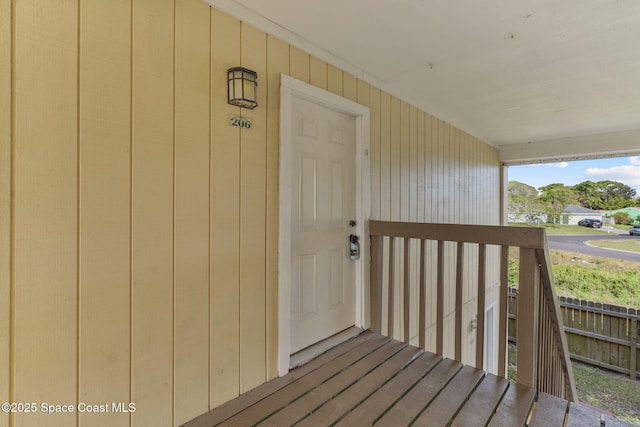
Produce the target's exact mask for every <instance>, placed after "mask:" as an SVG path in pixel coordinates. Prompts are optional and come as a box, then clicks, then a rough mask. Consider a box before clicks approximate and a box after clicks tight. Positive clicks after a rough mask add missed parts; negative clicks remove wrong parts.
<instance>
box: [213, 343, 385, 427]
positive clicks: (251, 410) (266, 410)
mask: <svg viewBox="0 0 640 427" xmlns="http://www.w3.org/2000/svg"><path fill="white" fill-rule="evenodd" d="M388 342H389V339H388V338H384V337H381V336H377V337H374V338H372V339H370V340H368V341H366V342H365V343H363V344H361V345H359V346H358V347H356V348H354V349H353V350H351V351H350V352H348V353H345V354H343V355H342V356H339V357H337V358H336V359H334V360H333V361H331V363H328V364H325V365H323V366H322V367H320V368H318V369H316V370H315V371H313V372H311V373H309V374H308V375H305V376H304V377H302V378H300V379H299V380H297V381H295V382H294V383H292V384H289V385H287V386H286V387H283V388H282V389H280V390H279V391H278V393H274V394H271V395H269V396H268V397H265V398H264V399H262V400H261V401H259V402H258V403H256V404H254V405H252V406H250V407H248V408H246V409H245V410H243V411H242V412H240V413H238V414H236V415H234V416H233V417H231V418H229V419H228V420H226V421H224V422H222V423H220V424H219V425H221V426H250V425H255V424H256V423H258V422H260V421H261V420H263V419H265V418H267V417H268V416H270V415H271V414H273V413H275V412H276V411H278V410H280V409H281V408H283V407H284V406H286V405H288V404H290V403H291V402H293V401H295V400H296V399H298V398H299V397H300V396H302V395H304V394H306V393H307V392H308V391H309V390H310V389H312V388H314V387H316V386H318V385H319V384H323V383H324V382H325V381H327V380H329V379H330V378H331V377H333V376H334V375H336V374H337V373H339V372H340V371H342V370H343V369H346V368H347V367H348V366H350V365H352V364H353V363H355V362H357V361H358V360H360V359H361V358H363V357H365V356H366V355H368V354H370V353H371V352H372V351H374V350H375V349H377V348H379V347H381V346H383V345H384V344H386V343H388Z"/></svg>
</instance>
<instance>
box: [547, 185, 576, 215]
mask: <svg viewBox="0 0 640 427" xmlns="http://www.w3.org/2000/svg"><path fill="white" fill-rule="evenodd" d="M539 190H540V191H541V192H542V193H541V194H540V197H539V198H540V201H542V202H543V203H546V204H547V207H548V208H547V215H548V218H549V219H550V220H551V221H552V222H554V223H555V222H558V220H559V218H560V214H562V211H563V210H564V207H565V206H566V205H568V204H569V203H576V202H577V198H576V194H575V192H574V190H573V189H572V188H571V187H567V186H566V185H564V184H557V183H556V184H549V185H545V186H544V187H540V188H539Z"/></svg>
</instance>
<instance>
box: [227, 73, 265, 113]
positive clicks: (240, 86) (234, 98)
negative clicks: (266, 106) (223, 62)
mask: <svg viewBox="0 0 640 427" xmlns="http://www.w3.org/2000/svg"><path fill="white" fill-rule="evenodd" d="M227 79H228V85H229V86H228V100H229V104H231V105H237V106H238V107H242V108H250V109H254V108H256V107H257V106H258V102H257V98H258V93H257V90H256V87H257V86H258V73H256V72H255V71H251V70H249V69H247V68H243V67H234V68H229V69H228V70H227Z"/></svg>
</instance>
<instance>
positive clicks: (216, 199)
mask: <svg viewBox="0 0 640 427" xmlns="http://www.w3.org/2000/svg"><path fill="white" fill-rule="evenodd" d="M211 51H212V55H211V169H210V173H211V198H210V201H209V202H210V206H211V219H210V220H211V238H210V245H211V285H210V286H211V311H210V316H211V342H210V351H211V365H210V370H211V375H210V382H209V384H210V385H209V387H210V390H211V397H210V406H212V407H215V406H217V405H219V404H221V403H222V402H224V401H226V400H228V399H231V398H233V397H235V396H237V395H238V393H239V392H240V365H239V363H238V360H239V359H240V130H239V129H238V128H235V127H231V126H229V125H228V122H227V120H228V116H229V114H240V108H238V107H233V106H230V105H228V104H227V98H226V97H227V82H226V78H225V76H226V71H227V69H228V68H229V67H233V66H237V65H238V64H240V22H238V21H237V20H235V19H232V18H230V17H229V16H227V15H225V14H222V13H220V12H218V11H217V10H216V9H212V10H211ZM220 76H222V77H220Z"/></svg>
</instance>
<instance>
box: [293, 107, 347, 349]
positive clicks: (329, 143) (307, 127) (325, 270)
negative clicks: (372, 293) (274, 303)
mask: <svg viewBox="0 0 640 427" xmlns="http://www.w3.org/2000/svg"><path fill="white" fill-rule="evenodd" d="M292 115H293V117H292V120H291V127H292V128H291V129H290V131H291V136H292V152H291V154H292V155H291V157H290V159H291V164H290V165H288V167H290V168H291V223H290V227H291V229H290V233H291V235H290V236H291V257H290V263H291V264H290V271H291V275H290V280H291V306H290V310H291V313H290V315H291V328H290V334H291V336H290V339H291V342H290V352H291V354H293V353H295V352H297V351H299V350H301V349H303V348H305V347H308V346H310V345H312V344H314V343H317V342H318V341H321V340H323V339H325V338H327V337H329V336H331V335H333V334H336V333H338V332H340V331H342V330H344V329H346V328H348V327H350V326H353V325H354V324H355V263H354V262H353V261H351V260H350V252H349V235H350V234H351V233H354V234H355V233H356V227H355V226H354V225H352V224H353V223H352V222H351V221H356V220H357V218H356V176H355V171H356V157H355V155H356V148H355V145H356V144H355V140H356V130H355V129H356V126H355V120H356V119H355V117H353V116H349V115H347V114H343V113H340V112H337V111H334V110H332V109H329V108H327V107H324V106H321V105H318V104H315V103H313V102H310V101H307V100H303V99H298V98H295V99H294V100H293V104H292ZM281 167H284V165H282V166H281Z"/></svg>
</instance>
